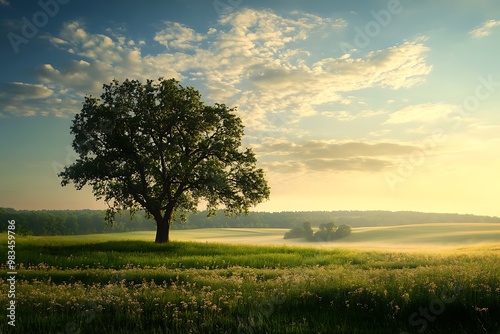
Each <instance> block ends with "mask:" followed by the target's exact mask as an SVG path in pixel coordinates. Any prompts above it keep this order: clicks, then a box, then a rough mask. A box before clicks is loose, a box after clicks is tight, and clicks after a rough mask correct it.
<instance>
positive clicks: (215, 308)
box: [0, 234, 500, 334]
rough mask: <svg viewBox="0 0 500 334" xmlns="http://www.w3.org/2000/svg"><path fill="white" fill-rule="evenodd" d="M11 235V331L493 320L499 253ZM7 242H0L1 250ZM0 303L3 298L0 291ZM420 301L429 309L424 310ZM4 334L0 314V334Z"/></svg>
mask: <svg viewBox="0 0 500 334" xmlns="http://www.w3.org/2000/svg"><path fill="white" fill-rule="evenodd" d="M5 237H6V236H5V234H4V235H3V236H2V238H4V240H5ZM16 241H18V244H19V248H18V249H17V250H18V261H17V262H18V263H19V264H20V267H19V268H18V270H17V272H18V275H17V281H16V328H15V330H16V332H19V333H60V332H69V331H70V330H71V332H80V333H139V332H140V333H318V332H321V333H401V332H410V333H418V332H424V331H425V332H430V333H459V334H462V333H496V332H498V328H500V318H499V317H498V314H499V312H500V282H499V281H498V275H499V274H500V255H499V253H498V250H487V249H483V250H482V251H472V252H471V251H470V250H462V251H453V252H449V253H445V254H430V253H404V252H403V253H402V252H376V251H370V252H368V251H361V250H353V249H341V248H335V249H330V250H326V249H312V248H303V247H296V248H294V247H283V246H282V247H270V246H245V245H227V244H213V243H192V242H171V243H169V244H168V245H157V244H152V243H148V242H145V241H136V240H129V241H123V240H119V241H113V240H112V239H111V236H109V235H101V236H92V237H88V238H85V239H82V238H75V237H49V238H42V237H18V239H16ZM6 247H7V245H6V244H5V243H2V244H1V246H0V252H2V253H3V254H5V252H6V250H7V248H6ZM2 266H3V267H2V269H5V264H3V265H2ZM0 288H1V289H3V291H8V289H9V283H8V282H7V281H6V280H5V279H0ZM0 303H1V304H2V305H7V303H8V297H7V294H6V293H5V294H1V295H0ZM424 309H425V310H427V311H429V312H432V310H434V311H435V312H436V313H439V314H434V313H428V315H429V318H428V319H426V318H425V316H424V315H422V314H421V313H420V312H421V311H420V310H424ZM415 313H417V317H416V318H415V316H414V314H415ZM410 319H413V320H414V321H409V320H410ZM415 319H418V320H421V319H424V320H426V325H427V327H426V328H424V327H423V322H422V321H419V322H417V321H415ZM429 319H433V320H432V321H430V320H429ZM11 331H12V328H10V326H8V325H7V322H6V321H3V322H1V323H0V332H2V333H4V332H11Z"/></svg>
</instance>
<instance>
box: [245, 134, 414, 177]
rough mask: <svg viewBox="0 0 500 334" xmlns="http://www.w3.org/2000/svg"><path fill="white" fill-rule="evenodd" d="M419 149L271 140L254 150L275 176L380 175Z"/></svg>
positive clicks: (369, 144)
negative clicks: (306, 173)
mask: <svg viewBox="0 0 500 334" xmlns="http://www.w3.org/2000/svg"><path fill="white" fill-rule="evenodd" d="M418 149H419V148H418V147H417V146H414V145H408V144H399V143H390V142H377V143H366V142H334V141H321V140H310V141H304V142H302V143H294V142H291V141H288V140H285V139H270V140H268V141H267V142H266V143H263V144H259V145H255V146H254V150H255V152H256V154H257V155H258V156H259V161H261V162H262V164H263V166H264V168H266V169H267V170H268V171H270V172H272V173H302V172H307V171H314V172H321V171H358V172H360V171H361V172H362V171H364V172H377V171H382V170H385V169H388V168H390V167H393V166H394V164H395V160H396V159H398V158H400V157H404V156H407V155H409V154H411V153H413V152H415V151H416V150H418Z"/></svg>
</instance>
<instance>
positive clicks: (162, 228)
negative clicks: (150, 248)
mask: <svg viewBox="0 0 500 334" xmlns="http://www.w3.org/2000/svg"><path fill="white" fill-rule="evenodd" d="M169 233H170V219H164V218H163V217H161V218H160V219H159V220H156V239H155V242H157V243H165V242H168V241H169Z"/></svg>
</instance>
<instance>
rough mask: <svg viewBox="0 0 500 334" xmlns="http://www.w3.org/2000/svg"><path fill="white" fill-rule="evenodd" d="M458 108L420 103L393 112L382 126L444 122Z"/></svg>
mask: <svg viewBox="0 0 500 334" xmlns="http://www.w3.org/2000/svg"><path fill="white" fill-rule="evenodd" d="M457 108H458V106H456V105H453V104H449V103H442V102H441V103H422V104H417V105H410V106H407V107H405V108H403V109H400V110H397V111H396V112H393V113H392V114H391V115H390V116H389V119H387V121H385V123H384V124H404V123H411V122H424V123H432V122H436V121H439V120H444V119H446V117H448V116H450V115H451V114H452V113H453V112H454V111H456V110H457Z"/></svg>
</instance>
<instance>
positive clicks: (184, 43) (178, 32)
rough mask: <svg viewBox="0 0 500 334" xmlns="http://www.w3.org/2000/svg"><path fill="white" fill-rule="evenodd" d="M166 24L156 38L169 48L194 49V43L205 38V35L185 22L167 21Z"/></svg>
mask: <svg viewBox="0 0 500 334" xmlns="http://www.w3.org/2000/svg"><path fill="white" fill-rule="evenodd" d="M165 26H166V28H164V29H163V30H161V31H159V32H158V33H156V36H155V38H154V40H155V41H157V42H158V43H160V44H163V45H165V47H166V48H167V49H170V48H169V47H170V46H171V47H173V48H176V49H194V48H196V47H195V45H194V44H196V43H197V42H201V41H202V40H203V39H204V37H203V35H201V34H198V33H197V32H196V31H194V30H193V29H191V28H188V27H186V26H185V25H183V24H180V23H177V22H170V21H167V22H165Z"/></svg>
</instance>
